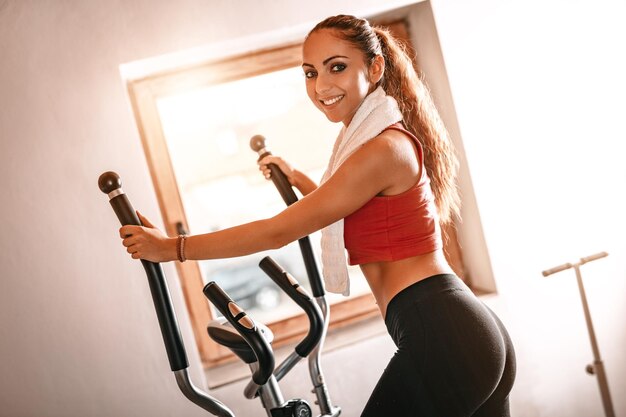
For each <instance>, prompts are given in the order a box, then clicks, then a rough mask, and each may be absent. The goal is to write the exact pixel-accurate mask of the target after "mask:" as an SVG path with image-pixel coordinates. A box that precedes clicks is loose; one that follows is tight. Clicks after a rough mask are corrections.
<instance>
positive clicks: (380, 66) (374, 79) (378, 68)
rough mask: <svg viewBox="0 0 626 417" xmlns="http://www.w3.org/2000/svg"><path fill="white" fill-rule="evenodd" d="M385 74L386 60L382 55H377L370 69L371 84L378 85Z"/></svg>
mask: <svg viewBox="0 0 626 417" xmlns="http://www.w3.org/2000/svg"><path fill="white" fill-rule="evenodd" d="M384 73H385V58H383V56H382V55H376V57H375V58H374V60H373V61H372V64H371V65H370V67H369V76H370V82H371V83H372V84H377V83H378V82H379V81H380V80H381V79H382V78H383V74H384Z"/></svg>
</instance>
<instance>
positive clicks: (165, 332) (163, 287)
mask: <svg viewBox="0 0 626 417" xmlns="http://www.w3.org/2000/svg"><path fill="white" fill-rule="evenodd" d="M98 186H99V187H100V190H101V191H102V192H103V193H105V194H107V195H108V196H109V202H110V203H111V207H113V211H115V214H116V215H117V218H118V219H119V221H120V223H121V224H122V225H127V224H132V225H137V226H139V225H141V222H140V221H139V218H138V217H137V213H136V212H135V209H134V208H133V206H132V204H131V203H130V201H129V200H128V197H126V194H125V193H124V191H123V190H122V181H121V179H120V177H119V175H117V174H116V173H115V172H111V171H109V172H105V173H104V174H102V175H100V178H99V179H98ZM141 264H142V265H143V267H144V269H145V271H146V275H147V276H148V283H149V285H150V292H151V294H152V301H153V302H154V309H155V310H156V314H157V319H158V321H159V327H160V328H161V335H162V336H163V343H164V344H165V350H166V351H167V357H168V359H169V362H170V368H171V370H172V371H173V372H174V374H175V377H176V382H177V383H178V387H179V388H180V390H181V391H182V393H183V394H184V395H185V397H187V399H189V400H190V401H192V402H193V403H194V404H196V405H198V406H199V407H201V408H203V409H205V410H206V411H208V412H209V413H211V414H214V415H216V416H219V417H235V415H234V414H233V412H232V411H231V410H230V409H229V408H228V407H226V406H225V405H224V404H222V403H221V402H220V401H218V400H216V399H215V398H212V397H211V396H209V395H208V394H207V393H205V392H202V391H201V390H199V389H198V388H197V387H196V386H195V385H194V384H193V382H192V381H191V379H190V378H189V372H188V369H187V368H188V367H189V363H188V362H187V352H186V351H185V345H184V343H183V338H182V336H181V334H180V330H179V328H178V320H177V319H176V313H175V310H174V306H173V304H172V298H171V297H170V291H169V288H168V286H167V280H166V279H165V274H164V273H163V268H161V264H159V263H155V262H149V261H145V260H141Z"/></svg>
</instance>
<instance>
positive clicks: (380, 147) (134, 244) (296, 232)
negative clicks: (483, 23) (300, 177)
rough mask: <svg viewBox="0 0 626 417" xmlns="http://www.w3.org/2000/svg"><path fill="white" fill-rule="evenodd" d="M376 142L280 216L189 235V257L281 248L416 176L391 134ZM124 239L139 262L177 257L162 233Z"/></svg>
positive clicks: (128, 231) (124, 232) (138, 230)
mask: <svg viewBox="0 0 626 417" xmlns="http://www.w3.org/2000/svg"><path fill="white" fill-rule="evenodd" d="M377 139H380V140H377ZM377 139H374V140H371V141H369V142H368V143H366V144H365V145H363V147H361V148H360V149H359V150H358V151H357V152H355V153H354V154H353V155H351V156H350V157H349V158H348V159H347V160H346V161H345V162H344V163H343V164H342V165H341V167H339V169H338V170H337V171H336V172H335V174H334V175H333V176H332V177H331V178H329V180H328V181H326V182H325V183H324V184H323V185H321V186H319V187H317V188H316V189H315V190H314V191H311V192H310V193H308V194H307V195H306V196H305V197H304V198H302V199H301V200H299V201H298V202H296V203H294V204H292V205H290V206H289V207H287V208H286V209H285V210H283V211H282V212H281V213H279V214H277V215H276V216H274V217H271V218H268V219H264V220H258V221H254V222H251V223H246V224H242V225H240V226H235V227H231V228H227V229H224V230H220V231H217V232H213V233H206V234H202V235H194V236H190V237H189V238H187V240H186V243H185V255H186V258H187V259H217V258H230V257H236V256H243V255H248V254H251V253H255V252H260V251H262V250H267V249H276V248H280V247H282V246H284V245H286V244H288V243H290V242H293V241H295V240H297V239H300V238H301V237H304V236H306V235H309V234H311V233H313V232H315V231H317V230H320V229H322V228H323V227H326V226H328V225H329V224H332V223H334V222H336V221H337V220H339V219H342V218H344V217H346V216H348V215H349V214H351V213H353V212H354V211H356V210H357V209H358V208H360V207H362V206H363V205H364V204H365V203H366V202H367V201H369V200H370V199H371V198H372V197H374V196H376V195H377V194H379V193H380V192H383V191H384V190H386V189H388V188H389V187H392V186H393V185H395V184H397V182H398V178H402V177H404V178H406V176H407V175H411V176H415V172H414V171H415V170H414V169H413V168H414V167H409V166H408V165H411V164H410V163H403V161H410V160H411V159H413V158H409V159H408V158H406V157H402V155H399V153H400V152H403V150H402V149H401V148H402V147H401V146H399V145H398V141H394V140H391V139H390V135H384V136H383V135H381V136H379V138H377ZM405 142H406V143H408V141H405ZM409 146H411V145H410V143H409ZM404 150H406V146H405V149H404ZM413 160H414V159H413ZM413 165H414V164H413ZM120 235H121V236H122V237H125V236H129V235H130V236H129V237H126V238H124V241H123V244H124V246H126V247H127V248H128V252H129V253H131V254H132V256H133V258H135V259H137V258H141V259H147V260H151V261H155V262H156V261H169V260H175V259H176V258H177V256H176V238H168V237H167V236H165V235H163V234H162V233H161V232H160V231H159V230H158V229H152V228H146V227H141V226H123V227H122V228H121V229H120Z"/></svg>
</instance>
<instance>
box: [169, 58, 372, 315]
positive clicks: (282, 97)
mask: <svg viewBox="0 0 626 417" xmlns="http://www.w3.org/2000/svg"><path fill="white" fill-rule="evenodd" d="M157 108H158V113H159V118H160V120H161V125H162V129H163V133H164V136H165V140H166V142H167V147H168V151H169V155H170V158H171V161H172V166H173V170H174V173H175V176H176V181H177V184H178V187H179V191H180V196H181V199H182V203H183V205H184V208H185V213H186V215H187V222H188V225H189V229H190V230H189V231H190V232H191V233H193V234H198V233H205V232H210V231H213V230H219V229H223V228H226V227H229V226H234V225H238V224H241V223H244V222H249V221H253V220H258V219H261V218H266V217H271V216H273V215H275V214H277V213H278V212H280V211H281V210H283V209H284V208H285V204H284V202H283V200H282V199H281V197H280V195H279V194H278V192H277V190H276V189H275V187H274V185H273V184H272V182H271V181H267V180H266V179H265V178H264V177H263V175H262V174H261V172H260V171H259V170H258V166H257V163H256V160H257V154H256V152H254V151H252V150H251V149H250V146H249V141H250V138H251V137H252V136H254V135H257V134H261V135H263V136H265V137H266V139H267V140H266V145H267V148H268V149H269V150H270V151H272V152H273V153H274V154H275V155H280V156H282V157H283V158H284V159H285V160H287V161H289V162H290V163H291V164H293V165H294V166H296V167H298V169H300V170H302V171H303V172H305V173H306V174H307V175H309V176H310V177H311V178H312V179H314V180H315V181H319V179H320V178H321V176H322V173H323V171H324V168H325V164H326V161H327V160H328V157H329V155H330V152H331V150H332V145H333V143H334V140H335V138H336V136H337V133H338V132H339V129H340V128H341V125H340V124H333V123H331V122H329V121H328V120H327V119H326V118H325V117H324V116H323V115H322V114H321V113H320V112H319V110H317V109H316V108H315V107H314V105H313V104H312V103H311V102H310V100H309V98H308V97H307V95H306V91H305V78H304V75H303V72H302V69H301V68H300V67H292V68H288V69H284V70H280V71H275V72H270V73H266V74H261V75H258V76H254V77H250V78H244V79H240V80H236V81H232V82H227V83H222V84H217V85H213V86H208V87H204V88H200V89H196V90H193V91H190V92H186V93H183V94H176V95H172V96H167V97H163V98H159V99H158V100H157ZM311 240H312V244H313V248H314V250H316V254H317V255H319V232H318V233H316V234H314V235H312V236H311ZM266 255H269V256H271V257H272V258H273V259H274V260H275V261H276V262H277V263H278V264H280V265H281V266H283V267H284V268H285V270H287V271H288V272H290V273H291V274H292V275H293V276H294V277H295V278H296V279H297V280H298V281H299V282H300V284H302V285H304V286H305V287H308V280H307V277H306V271H305V268H304V263H303V261H302V257H301V255H300V250H299V247H298V244H297V242H294V243H292V244H290V245H288V246H286V247H284V248H282V249H279V250H273V251H267V252H264V253H258V254H254V255H249V256H245V257H240V258H232V259H222V260H211V261H202V262H199V265H200V270H201V272H202V275H203V279H204V282H205V283H206V282H208V281H216V282H217V283H218V284H220V286H222V288H223V289H224V290H225V291H226V292H227V293H228V294H229V295H230V296H231V297H232V298H233V299H234V300H235V301H236V302H237V303H238V304H239V305H240V306H241V307H243V308H244V309H247V310H249V311H250V312H251V314H253V316H254V317H255V318H257V319H258V320H261V321H265V322H267V321H276V320H280V319H281V318H284V317H287V316H292V315H295V314H299V313H300V312H301V311H300V310H299V307H298V306H297V305H296V304H295V303H293V301H291V300H290V299H289V298H288V297H287V296H286V295H285V294H284V293H283V292H282V291H281V290H279V288H278V287H277V286H276V285H275V284H274V283H273V282H272V281H271V280H270V279H269V277H267V276H265V274H264V273H263V272H262V271H261V270H260V268H259V267H258V263H259V261H260V260H261V259H262V258H263V256H266ZM318 264H319V262H318ZM320 265H321V264H320ZM350 273H351V280H352V296H358V295H362V294H363V293H364V292H366V291H369V289H368V287H367V284H366V282H365V280H364V278H363V276H362V274H361V272H360V270H359V269H358V268H357V267H352V268H351V269H350ZM339 299H343V297H341V296H335V295H331V298H330V302H331V303H332V302H333V301H338V300H339Z"/></svg>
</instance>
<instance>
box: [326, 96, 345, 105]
mask: <svg viewBox="0 0 626 417" xmlns="http://www.w3.org/2000/svg"><path fill="white" fill-rule="evenodd" d="M342 98H343V96H337V97H335V98H331V99H330V100H322V103H324V105H325V106H330V105H331V104H335V103H336V102H338V101H339V100H341V99H342Z"/></svg>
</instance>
